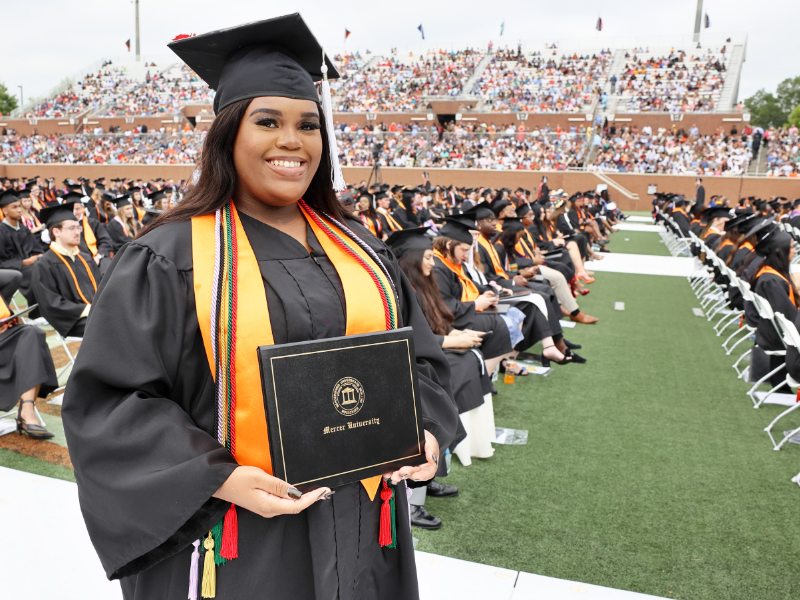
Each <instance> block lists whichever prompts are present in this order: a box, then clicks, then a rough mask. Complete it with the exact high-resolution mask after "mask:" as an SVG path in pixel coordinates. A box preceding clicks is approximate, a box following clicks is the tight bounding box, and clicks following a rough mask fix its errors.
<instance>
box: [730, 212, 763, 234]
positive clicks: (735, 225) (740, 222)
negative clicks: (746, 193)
mask: <svg viewBox="0 0 800 600" xmlns="http://www.w3.org/2000/svg"><path fill="white" fill-rule="evenodd" d="M755 218H756V215H755V213H753V212H745V213H741V214H738V215H736V216H735V217H734V218H732V219H731V220H730V221H728V222H727V223H725V231H731V230H732V229H737V230H738V231H739V233H742V232H743V229H745V228H748V227H750V225H751V224H752V223H751V222H752V220H753V219H755Z"/></svg>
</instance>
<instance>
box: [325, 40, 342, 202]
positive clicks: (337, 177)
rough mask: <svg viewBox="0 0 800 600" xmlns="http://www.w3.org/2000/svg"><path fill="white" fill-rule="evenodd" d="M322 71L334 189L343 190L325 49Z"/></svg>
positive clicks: (326, 126) (326, 128)
mask: <svg viewBox="0 0 800 600" xmlns="http://www.w3.org/2000/svg"><path fill="white" fill-rule="evenodd" d="M321 71H322V83H321V84H320V91H321V92H322V112H323V113H325V115H324V117H325V131H326V133H327V134H328V148H329V150H330V155H331V156H330V159H331V179H332V180H333V189H334V191H336V192H343V191H344V190H346V189H347V184H345V182H344V176H343V175H342V168H341V167H340V166H339V147H338V144H337V143H336V132H335V131H334V128H333V102H332V101H331V84H330V83H328V65H327V64H325V50H323V51H322V67H321Z"/></svg>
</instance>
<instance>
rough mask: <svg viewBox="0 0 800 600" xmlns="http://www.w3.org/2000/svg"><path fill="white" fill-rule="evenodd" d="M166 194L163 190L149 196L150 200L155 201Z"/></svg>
mask: <svg viewBox="0 0 800 600" xmlns="http://www.w3.org/2000/svg"><path fill="white" fill-rule="evenodd" d="M166 197H167V195H166V194H165V193H164V192H156V193H155V194H152V195H151V196H150V200H151V201H152V202H155V201H156V200H161V199H162V198H166Z"/></svg>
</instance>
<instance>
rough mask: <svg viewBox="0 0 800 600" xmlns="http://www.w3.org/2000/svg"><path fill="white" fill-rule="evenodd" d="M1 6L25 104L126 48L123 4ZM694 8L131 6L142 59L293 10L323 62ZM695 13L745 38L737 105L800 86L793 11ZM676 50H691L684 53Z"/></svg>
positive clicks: (646, 25) (464, 3)
mask: <svg viewBox="0 0 800 600" xmlns="http://www.w3.org/2000/svg"><path fill="white" fill-rule="evenodd" d="M11 3H12V0H3V2H2V4H3V5H5V8H6V10H5V11H4V14H5V15H6V20H5V27H3V52H2V53H0V81H2V82H4V83H5V84H6V86H7V87H8V88H9V91H11V92H13V93H18V92H19V90H18V88H17V86H18V85H22V86H23V88H24V94H25V98H26V99H27V98H31V97H33V96H40V95H41V94H43V93H45V92H46V91H48V90H49V89H50V88H51V87H53V86H54V85H56V84H57V83H59V81H60V80H61V79H63V78H64V77H66V76H70V75H72V74H73V73H75V72H76V71H78V70H80V69H82V68H83V67H85V66H87V65H89V64H90V63H92V62H94V61H96V60H98V59H99V58H102V57H114V56H121V55H123V54H124V53H125V46H124V43H125V40H127V39H128V38H131V45H133V38H134V5H133V2H132V1H131V0H73V1H72V2H65V1H64V0H27V1H26V2H24V3H20V4H17V6H18V7H23V6H24V10H18V9H17V10H15V9H11V8H9V6H10V4H11ZM696 6H697V3H696V0H670V1H669V2H664V1H663V0H659V1H655V0H614V2H600V1H599V0H570V1H568V2H542V1H541V0H538V1H531V0H490V1H489V2H485V1H474V0H461V1H460V2H453V1H452V0H451V1H448V2H443V1H441V0H439V1H431V0H399V1H398V0H394V1H385V0H338V1H335V0H334V1H328V0H316V1H315V2H312V1H309V0H296V1H295V2H290V3H285V4H282V6H281V7H280V8H277V7H275V3H266V2H264V1H263V0H228V1H225V2H218V1H214V2H212V1H211V0H184V1H177V0H141V4H140V19H141V45H142V54H143V55H157V54H167V53H169V50H168V49H167V48H166V43H167V42H168V41H169V40H171V39H172V38H173V37H174V36H175V35H177V34H180V33H205V32H207V31H211V30H214V29H220V28H222V27H228V26H232V25H238V24H241V23H246V22H249V21H256V20H260V19H264V18H269V17H273V16H278V15H281V14H285V13H289V12H294V11H298V10H299V11H300V12H301V13H302V15H303V17H304V18H305V19H306V21H307V22H308V23H309V24H310V26H311V29H312V31H314V33H315V34H316V36H317V38H318V39H319V40H320V41H321V42H322V43H323V44H324V45H325V46H326V49H327V50H328V53H329V54H333V53H334V52H336V51H337V50H340V49H341V48H342V46H343V43H342V38H343V36H344V29H345V28H347V29H349V30H351V31H352V35H351V36H350V39H349V40H348V42H347V47H348V48H349V49H353V50H355V49H358V50H360V51H361V52H364V51H365V50H366V49H368V48H369V49H370V50H372V51H373V52H375V51H380V50H388V49H389V48H390V47H398V48H399V49H401V50H403V49H411V50H415V51H417V50H420V49H422V45H421V42H420V36H419V32H418V31H417V30H416V28H417V26H418V25H419V24H420V23H422V24H423V27H424V29H425V37H426V42H425V43H426V45H427V46H428V47H447V48H449V47H453V46H459V45H462V46H463V45H467V44H472V45H475V46H478V45H481V46H483V45H485V44H486V43H488V41H489V40H492V41H494V43H495V45H498V44H499V45H501V46H502V45H506V44H508V45H516V43H517V42H518V41H520V40H539V39H558V40H563V39H574V38H578V37H584V38H587V39H588V40H594V39H597V40H598V41H601V40H608V39H610V38H613V37H615V36H631V35H636V36H641V38H642V43H643V44H646V43H647V39H648V37H647V36H657V35H675V34H686V35H691V33H692V31H693V28H694V18H695V11H696ZM704 12H707V13H708V14H709V17H710V19H711V28H710V29H708V30H704V31H703V33H704V34H705V33H706V32H707V33H709V34H722V33H736V32H746V33H747V34H748V49H747V62H746V63H745V66H744V71H743V73H742V78H741V83H740V90H739V98H740V99H743V98H746V97H748V96H750V95H752V94H753V93H754V92H755V91H756V90H758V89H760V88H762V87H765V88H766V89H767V90H768V91H773V92H774V90H775V87H776V86H777V84H778V83H780V81H782V80H783V79H785V78H787V77H794V76H797V75H800V63H799V62H798V60H797V59H798V57H799V56H800V36H798V35H797V31H798V23H800V1H798V0H762V1H760V2H753V1H746V0H705V5H704ZM598 16H601V17H602V18H603V22H604V28H603V32H602V33H600V34H598V33H597V32H595V30H594V25H595V21H596V20H597V17H598ZM503 21H505V34H504V36H503V37H502V38H500V37H499V32H500V24H501V22H503ZM701 39H702V38H701ZM684 49H685V50H686V51H687V52H689V51H690V48H689V47H688V45H687V47H686V48H684ZM130 57H131V59H132V58H133V52H131V54H130Z"/></svg>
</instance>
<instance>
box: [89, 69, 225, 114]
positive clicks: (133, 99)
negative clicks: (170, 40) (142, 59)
mask: <svg viewBox="0 0 800 600" xmlns="http://www.w3.org/2000/svg"><path fill="white" fill-rule="evenodd" d="M176 71H177V72H176ZM213 101H214V95H213V92H212V91H211V89H209V87H208V86H207V85H206V84H205V83H204V82H203V81H202V80H201V79H200V78H199V77H198V76H197V74H196V73H195V72H194V71H192V70H191V69H190V68H189V67H188V66H186V65H182V66H181V67H180V68H177V67H169V68H167V69H165V70H163V71H160V72H157V73H156V74H155V75H152V76H151V75H150V73H149V72H148V73H147V75H146V77H145V82H144V83H143V84H141V85H139V86H137V87H136V88H134V89H131V90H129V91H128V92H127V93H124V94H119V95H118V96H117V97H116V98H115V99H114V102H113V103H111V105H110V106H108V107H107V108H106V110H104V111H103V113H102V114H99V115H97V116H99V117H120V116H142V117H148V116H157V115H164V114H175V113H179V112H180V107H181V106H182V105H184V104H211V103H212V102H213Z"/></svg>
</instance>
